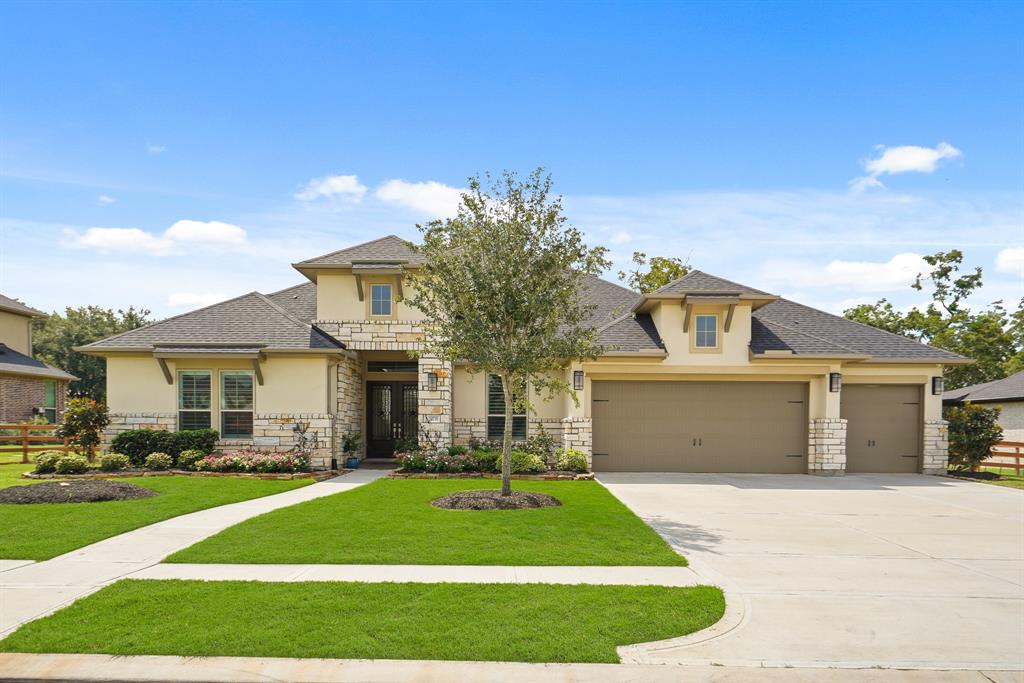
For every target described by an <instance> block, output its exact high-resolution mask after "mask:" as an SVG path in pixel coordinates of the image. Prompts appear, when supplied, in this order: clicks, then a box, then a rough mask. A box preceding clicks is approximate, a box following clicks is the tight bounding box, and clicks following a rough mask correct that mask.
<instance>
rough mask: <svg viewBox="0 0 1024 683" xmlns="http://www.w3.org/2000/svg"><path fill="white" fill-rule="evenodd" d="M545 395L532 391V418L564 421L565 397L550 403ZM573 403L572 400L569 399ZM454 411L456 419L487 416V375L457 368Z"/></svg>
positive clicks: (556, 398)
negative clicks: (545, 398)
mask: <svg viewBox="0 0 1024 683" xmlns="http://www.w3.org/2000/svg"><path fill="white" fill-rule="evenodd" d="M544 397H545V393H544V392H541V395H540V396H538V395H537V394H536V392H534V391H533V390H532V389H531V390H530V402H531V407H532V411H531V412H530V417H535V418H541V419H558V420H560V419H562V418H563V417H566V416H567V412H566V410H567V406H566V400H567V397H565V396H561V395H560V396H555V397H554V398H553V399H551V400H550V401H545V400H544ZM568 401H569V403H570V404H571V403H572V399H571V398H569V399H568ZM453 403H454V411H455V418H456V419H474V418H483V417H486V416H487V375H486V373H483V372H477V373H471V372H469V370H468V369H467V368H466V367H465V366H461V365H460V366H457V367H456V368H455V384H454V398H453Z"/></svg>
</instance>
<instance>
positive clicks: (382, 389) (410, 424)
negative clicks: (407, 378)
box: [366, 382, 418, 458]
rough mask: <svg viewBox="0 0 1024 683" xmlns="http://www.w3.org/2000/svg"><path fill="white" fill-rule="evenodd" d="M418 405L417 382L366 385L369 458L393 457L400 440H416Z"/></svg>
mask: <svg viewBox="0 0 1024 683" xmlns="http://www.w3.org/2000/svg"><path fill="white" fill-rule="evenodd" d="M416 405H417V396H416V383H415V382H367V383H366V456H367V457H369V458H390V457H392V456H393V455H394V453H395V441H396V440H398V439H415V438H416V436H417V431H418V430H417V425H418V420H417V419H416Z"/></svg>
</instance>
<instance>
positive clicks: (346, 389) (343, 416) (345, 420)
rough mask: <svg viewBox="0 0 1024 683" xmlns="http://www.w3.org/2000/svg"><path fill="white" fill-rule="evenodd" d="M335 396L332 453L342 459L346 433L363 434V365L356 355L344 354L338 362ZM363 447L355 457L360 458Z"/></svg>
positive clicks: (362, 446)
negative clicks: (342, 447) (343, 439)
mask: <svg viewBox="0 0 1024 683" xmlns="http://www.w3.org/2000/svg"><path fill="white" fill-rule="evenodd" d="M336 372H337V385H338V391H337V395H336V396H335V397H334V400H335V401H336V403H335V410H334V452H335V453H336V455H337V457H338V458H341V457H343V454H342V450H341V445H342V444H341V442H342V438H343V437H344V436H345V433H346V432H356V433H359V434H361V433H362V432H363V414H364V413H363V402H364V400H365V398H364V397H365V392H364V390H363V387H364V384H363V363H362V359H361V358H360V357H359V354H358V353H355V352H352V353H346V354H344V355H343V356H342V357H341V359H340V361H339V362H338V365H337V368H336ZM364 449H365V446H364V445H361V446H360V448H359V449H358V450H357V451H356V452H355V455H357V456H358V457H362V456H363V453H365V450H364Z"/></svg>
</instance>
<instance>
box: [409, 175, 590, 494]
mask: <svg viewBox="0 0 1024 683" xmlns="http://www.w3.org/2000/svg"><path fill="white" fill-rule="evenodd" d="M484 180H485V181H487V183H488V186H487V187H485V186H484V184H483V182H482V181H481V179H480V178H479V177H474V178H470V179H469V190H468V192H466V193H465V194H463V195H462V203H461V204H460V206H459V210H458V215H457V216H456V217H455V218H450V219H447V220H444V221H433V222H431V223H428V224H427V225H425V226H419V227H420V230H421V232H422V233H423V245H422V246H421V247H418V248H419V249H421V250H422V252H423V254H424V256H425V257H426V259H425V261H426V262H425V264H424V266H423V267H422V268H421V269H420V270H419V272H417V273H414V274H413V275H411V276H410V277H411V280H412V282H411V285H412V287H411V288H410V289H411V290H412V292H413V294H412V296H411V297H410V298H409V299H408V303H409V304H410V305H412V306H415V307H416V308H418V309H420V310H421V311H422V312H423V314H424V316H425V320H424V324H425V326H426V328H427V330H428V334H427V340H426V341H425V342H424V352H425V353H429V354H434V355H436V356H438V357H439V358H441V359H444V360H447V361H451V362H454V361H468V362H469V370H470V371H471V372H484V373H493V374H495V375H497V376H498V377H500V378H501V384H502V389H503V393H504V398H505V430H504V438H503V448H502V458H501V493H502V495H505V496H507V495H510V494H511V492H512V487H511V449H512V418H513V409H514V408H516V407H520V408H522V407H528V406H526V405H520V406H517V405H515V404H516V401H519V402H521V403H528V402H529V400H530V399H529V393H532V392H526V391H522V390H519V391H516V389H517V388H520V387H523V386H525V385H526V384H527V383H529V384H530V385H532V386H533V388H534V389H536V390H538V391H540V392H544V393H545V394H546V396H547V398H548V399H550V398H553V397H554V396H555V395H556V394H559V393H562V392H567V393H569V394H570V395H572V396H573V398H574V399H575V394H574V393H573V392H572V388H571V387H570V386H569V385H568V384H567V383H566V382H565V380H564V368H565V366H566V364H567V363H569V362H571V361H574V360H586V359H593V358H596V357H597V356H598V355H599V353H600V351H601V348H600V346H599V345H598V342H597V332H596V330H594V329H593V328H591V327H588V326H586V325H585V324H584V321H585V319H586V317H587V315H588V314H589V313H590V311H591V309H592V308H593V307H592V306H589V305H586V304H585V303H584V302H583V300H582V298H581V292H580V287H581V284H582V280H583V278H584V276H586V275H589V274H594V275H596V274H598V273H600V272H602V271H603V270H604V269H605V268H607V267H608V262H607V260H606V259H605V250H604V248H603V247H596V248H590V247H588V246H587V245H586V244H585V243H584V242H583V237H582V235H581V234H580V232H579V231H578V230H576V229H575V228H573V227H571V226H570V225H568V224H567V222H566V219H565V216H563V214H562V202H561V198H560V197H552V196H551V177H550V176H549V175H545V174H544V173H543V171H542V169H537V170H536V171H534V172H533V173H531V174H530V176H529V177H528V178H526V179H524V180H520V179H519V178H518V177H517V176H516V175H515V174H514V173H510V172H505V173H503V174H502V175H501V177H500V178H497V179H492V178H491V177H490V176H485V178H484ZM406 291H410V290H408V289H407V290H406Z"/></svg>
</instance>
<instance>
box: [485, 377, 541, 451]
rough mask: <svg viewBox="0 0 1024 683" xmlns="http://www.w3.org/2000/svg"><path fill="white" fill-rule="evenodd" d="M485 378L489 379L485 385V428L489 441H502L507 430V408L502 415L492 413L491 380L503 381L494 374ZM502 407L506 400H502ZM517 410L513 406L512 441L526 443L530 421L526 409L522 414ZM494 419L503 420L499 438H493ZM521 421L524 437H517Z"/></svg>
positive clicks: (502, 411)
mask: <svg viewBox="0 0 1024 683" xmlns="http://www.w3.org/2000/svg"><path fill="white" fill-rule="evenodd" d="M485 377H486V378H487V381H486V383H485V384H484V412H485V413H486V415H487V418H486V424H485V425H484V426H485V427H486V429H487V439H488V440H490V439H495V438H497V439H501V438H504V436H505V431H504V429H505V424H504V422H505V408H504V407H502V409H501V412H500V413H492V412H491V378H492V377H493V378H494V379H496V380H498V381H499V382H500V381H501V378H500V377H498V376H497V375H494V374H488V375H485ZM503 391H504V390H503ZM502 406H504V400H502ZM516 410H517V409H516V408H515V406H513V408H512V440H513V441H525V440H526V439H527V437H528V436H529V429H530V421H529V420H527V419H526V409H525V408H524V409H523V411H522V412H516ZM492 418H499V419H500V420H501V425H502V433H501V434H500V435H498V436H491V419H492ZM520 419H522V422H521V424H522V426H523V427H522V436H516V423H517V422H518V421H519V420H520Z"/></svg>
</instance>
